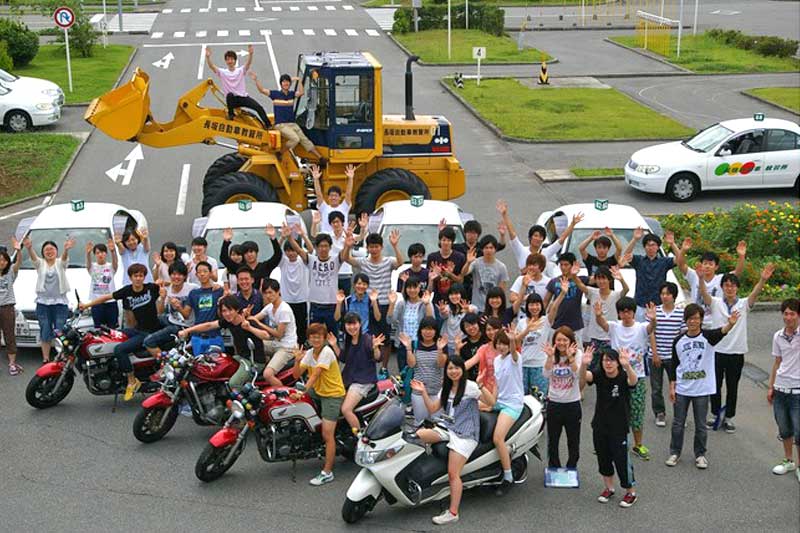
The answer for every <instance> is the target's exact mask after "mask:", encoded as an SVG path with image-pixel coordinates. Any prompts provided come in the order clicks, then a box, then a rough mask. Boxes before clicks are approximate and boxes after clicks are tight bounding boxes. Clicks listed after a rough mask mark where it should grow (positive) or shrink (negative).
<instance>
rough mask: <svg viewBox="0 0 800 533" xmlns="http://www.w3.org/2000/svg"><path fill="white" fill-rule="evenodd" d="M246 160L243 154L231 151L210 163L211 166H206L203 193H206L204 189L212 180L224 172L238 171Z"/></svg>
mask: <svg viewBox="0 0 800 533" xmlns="http://www.w3.org/2000/svg"><path fill="white" fill-rule="evenodd" d="M246 162H247V158H246V157H245V156H243V155H241V154H240V153H238V152H233V153H230V154H225V155H223V156H222V157H220V158H219V159H217V160H216V161H214V162H213V163H211V166H210V167H208V170H206V175H205V177H204V178H203V194H205V193H206V190H207V189H208V186H209V184H210V183H211V182H212V181H214V180H215V179H217V178H218V177H220V176H224V175H225V174H230V173H231V172H236V171H238V170H239V169H240V168H242V165H244V164H245V163H246Z"/></svg>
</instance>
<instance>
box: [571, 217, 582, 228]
mask: <svg viewBox="0 0 800 533" xmlns="http://www.w3.org/2000/svg"><path fill="white" fill-rule="evenodd" d="M584 218H585V215H584V214H583V213H575V215H573V217H572V222H571V223H570V225H571V226H572V227H573V228H574V227H575V226H577V225H578V224H580V223H581V221H583V219H584Z"/></svg>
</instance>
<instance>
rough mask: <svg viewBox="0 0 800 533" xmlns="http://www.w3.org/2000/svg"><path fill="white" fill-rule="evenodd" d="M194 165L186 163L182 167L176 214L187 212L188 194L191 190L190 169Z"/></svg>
mask: <svg viewBox="0 0 800 533" xmlns="http://www.w3.org/2000/svg"><path fill="white" fill-rule="evenodd" d="M191 168H192V165H190V164H189V163H184V164H183V168H182V169H181V184H180V186H179V187H178V205H177V206H176V207H175V214H176V215H182V214H183V213H185V212H186V194H187V193H188V192H189V171H190V170H191Z"/></svg>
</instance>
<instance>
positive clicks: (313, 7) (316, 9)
mask: <svg viewBox="0 0 800 533" xmlns="http://www.w3.org/2000/svg"><path fill="white" fill-rule="evenodd" d="M308 10H309V11H318V10H319V8H318V7H317V6H308Z"/></svg>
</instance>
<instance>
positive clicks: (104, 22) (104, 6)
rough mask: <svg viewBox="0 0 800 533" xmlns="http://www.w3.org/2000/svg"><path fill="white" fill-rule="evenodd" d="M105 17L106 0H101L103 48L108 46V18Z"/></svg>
mask: <svg viewBox="0 0 800 533" xmlns="http://www.w3.org/2000/svg"><path fill="white" fill-rule="evenodd" d="M106 17H107V15H106V0H103V48H105V47H107V46H108V31H107V30H108V28H107V26H108V20H107V18H106Z"/></svg>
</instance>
